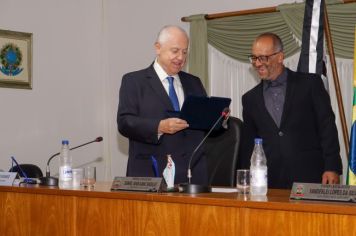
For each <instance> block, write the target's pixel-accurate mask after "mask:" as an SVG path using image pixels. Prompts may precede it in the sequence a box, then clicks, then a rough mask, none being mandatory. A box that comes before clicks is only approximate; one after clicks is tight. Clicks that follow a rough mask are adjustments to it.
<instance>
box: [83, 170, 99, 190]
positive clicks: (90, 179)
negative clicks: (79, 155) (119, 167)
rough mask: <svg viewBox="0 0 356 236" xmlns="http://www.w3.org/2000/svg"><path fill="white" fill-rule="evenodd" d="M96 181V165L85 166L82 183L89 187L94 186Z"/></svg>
mask: <svg viewBox="0 0 356 236" xmlns="http://www.w3.org/2000/svg"><path fill="white" fill-rule="evenodd" d="M95 182H96V167H95V166H86V167H84V176H83V179H82V181H81V185H82V186H84V187H87V188H93V187H94V185H95Z"/></svg>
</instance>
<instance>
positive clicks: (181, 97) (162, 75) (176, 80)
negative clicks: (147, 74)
mask: <svg viewBox="0 0 356 236" xmlns="http://www.w3.org/2000/svg"><path fill="white" fill-rule="evenodd" d="M153 68H154V69H155V71H156V73H157V75H158V77H159V79H160V80H161V82H162V85H163V87H164V89H165V90H166V92H167V95H168V94H169V82H168V80H167V79H166V78H167V77H168V76H171V77H174V80H173V85H174V89H175V90H176V94H177V97H178V101H179V108H180V109H182V105H183V102H184V91H183V86H182V83H181V82H180V79H179V76H178V74H176V75H168V74H167V73H166V72H165V71H164V70H163V68H162V66H161V65H160V64H158V62H157V58H156V60H155V62H154V64H153Z"/></svg>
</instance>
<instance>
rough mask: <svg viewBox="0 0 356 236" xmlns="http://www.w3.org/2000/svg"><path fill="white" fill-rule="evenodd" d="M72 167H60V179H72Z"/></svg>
mask: <svg viewBox="0 0 356 236" xmlns="http://www.w3.org/2000/svg"><path fill="white" fill-rule="evenodd" d="M72 177H73V174H72V167H71V166H61V167H59V179H60V180H63V181H69V180H72Z"/></svg>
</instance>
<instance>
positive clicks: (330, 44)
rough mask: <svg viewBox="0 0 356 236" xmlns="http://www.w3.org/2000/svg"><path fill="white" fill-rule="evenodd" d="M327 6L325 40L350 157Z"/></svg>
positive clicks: (346, 148)
mask: <svg viewBox="0 0 356 236" xmlns="http://www.w3.org/2000/svg"><path fill="white" fill-rule="evenodd" d="M326 5H327V4H324V30H325V38H326V42H327V46H328V51H329V56H330V62H331V69H332V73H333V79H334V85H335V92H336V99H337V104H338V107H339V115H340V121H341V127H342V134H343V138H344V143H345V151H346V155H348V154H349V134H348V130H347V125H346V118H345V110H344V103H343V101H342V94H341V89H340V83H339V76H338V74H337V67H336V61H335V54H334V47H333V42H332V39H331V33H330V27H329V18H328V13H327V10H326V9H327V7H326Z"/></svg>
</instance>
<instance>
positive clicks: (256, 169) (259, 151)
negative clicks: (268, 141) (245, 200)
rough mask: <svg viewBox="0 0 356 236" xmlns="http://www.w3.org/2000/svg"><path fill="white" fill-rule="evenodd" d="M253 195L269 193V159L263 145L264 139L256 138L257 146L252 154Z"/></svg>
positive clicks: (251, 188)
mask: <svg viewBox="0 0 356 236" xmlns="http://www.w3.org/2000/svg"><path fill="white" fill-rule="evenodd" d="M250 175H251V178H250V192H251V195H266V194H267V160H266V155H265V152H264V151H263V147H262V139H260V138H256V139H255V147H254V149H253V152H252V156H251V166H250Z"/></svg>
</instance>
